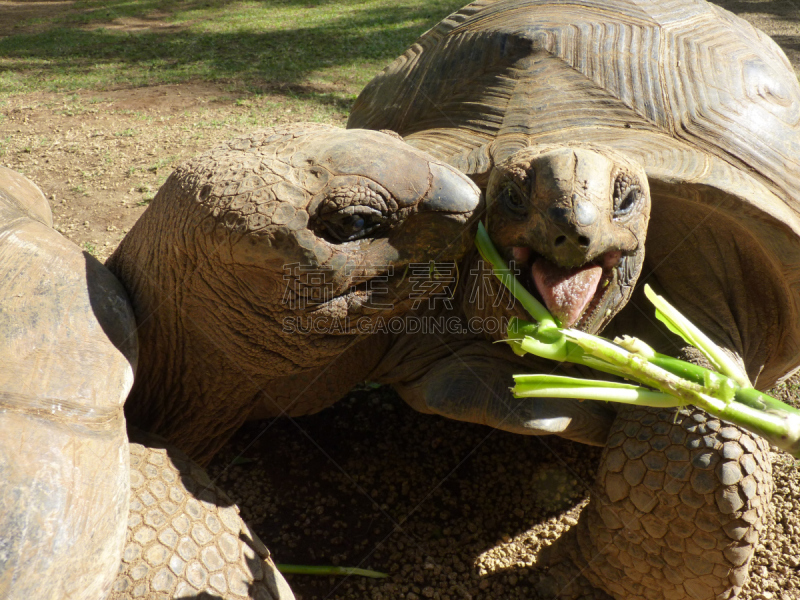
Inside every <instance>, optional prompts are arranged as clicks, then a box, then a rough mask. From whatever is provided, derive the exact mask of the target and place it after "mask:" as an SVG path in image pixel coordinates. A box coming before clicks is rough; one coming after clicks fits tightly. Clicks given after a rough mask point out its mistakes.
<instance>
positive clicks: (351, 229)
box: [319, 205, 386, 243]
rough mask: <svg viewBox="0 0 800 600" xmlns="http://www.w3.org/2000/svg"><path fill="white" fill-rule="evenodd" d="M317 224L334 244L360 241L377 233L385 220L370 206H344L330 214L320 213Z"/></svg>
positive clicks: (381, 214)
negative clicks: (320, 225)
mask: <svg viewBox="0 0 800 600" xmlns="http://www.w3.org/2000/svg"><path fill="white" fill-rule="evenodd" d="M319 222H320V223H321V224H322V226H323V227H324V230H325V232H326V233H328V235H329V237H330V239H331V241H332V242H334V243H343V242H352V241H355V240H360V239H362V238H365V237H367V236H368V235H370V234H373V233H375V232H377V231H379V230H380V229H381V228H382V227H383V226H384V225H385V224H386V218H385V216H384V215H383V213H381V212H380V211H379V210H376V209H374V208H372V207H370V206H359V205H355V206H346V207H344V208H340V209H338V210H334V211H330V212H321V213H320V215H319Z"/></svg>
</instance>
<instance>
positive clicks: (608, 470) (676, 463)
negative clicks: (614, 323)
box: [559, 407, 773, 600]
mask: <svg viewBox="0 0 800 600" xmlns="http://www.w3.org/2000/svg"><path fill="white" fill-rule="evenodd" d="M768 451H769V448H768V445H767V443H766V442H765V441H764V440H763V439H762V438H760V437H758V436H755V435H753V434H751V433H749V432H747V431H744V430H742V429H740V428H738V427H735V426H732V425H730V424H728V423H725V422H724V421H720V420H719V419H716V418H714V417H711V416H709V415H707V414H706V413H705V412H703V411H702V410H700V409H697V408H694V407H687V408H684V409H679V410H673V409H650V408H638V407H625V408H624V409H622V410H621V411H620V413H619V415H618V416H617V419H616V421H615V422H614V425H613V426H612V429H611V434H610V435H609V438H608V443H607V446H606V449H605V451H604V453H603V456H602V458H601V462H600V468H599V470H598V473H597V478H596V480H595V485H594V488H593V490H592V501H591V502H590V503H589V505H588V507H587V508H586V510H585V511H584V513H583V514H582V515H581V518H580V520H579V523H578V526H577V527H576V531H575V533H573V534H572V538H573V539H572V543H573V544H575V548H576V550H575V551H573V552H572V553H571V554H572V555H573V559H574V560H576V561H577V562H578V564H580V565H588V568H586V569H583V571H582V572H583V575H584V576H585V577H586V578H587V579H589V581H591V582H592V583H594V584H595V585H597V586H599V587H601V588H603V589H605V590H607V591H608V592H610V593H611V594H612V595H613V596H614V597H615V598H620V599H622V598H626V599H630V600H638V599H647V600H655V599H658V600H661V599H663V600H683V599H685V598H695V599H711V598H731V597H735V596H736V594H738V592H739V590H740V589H741V587H742V585H744V583H745V582H746V580H747V572H748V568H749V565H750V560H751V558H752V556H753V552H754V550H755V546H756V544H757V543H758V539H759V536H760V534H761V532H762V530H763V528H764V524H765V522H766V518H767V507H768V504H769V502H770V499H771V497H772V489H773V483H772V466H771V463H770V461H769V455H768ZM559 597H565V596H563V595H559Z"/></svg>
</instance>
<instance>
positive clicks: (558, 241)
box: [553, 235, 567, 246]
mask: <svg viewBox="0 0 800 600" xmlns="http://www.w3.org/2000/svg"><path fill="white" fill-rule="evenodd" d="M566 241H567V236H565V235H560V236H558V237H557V238H556V241H555V243H554V244H553V245H555V246H560V245H562V244H563V243H564V242H566Z"/></svg>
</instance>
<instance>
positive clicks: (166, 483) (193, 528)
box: [110, 444, 288, 600]
mask: <svg viewBox="0 0 800 600" xmlns="http://www.w3.org/2000/svg"><path fill="white" fill-rule="evenodd" d="M172 453H173V451H170V454H168V453H167V451H166V450H165V449H163V448H157V447H156V448H143V447H142V446H140V445H138V444H131V464H132V467H133V475H132V480H133V481H135V482H136V485H135V487H133V488H132V499H131V504H130V507H131V508H130V509H131V513H130V515H131V516H130V518H129V533H128V540H127V543H126V546H125V550H124V552H123V558H122V564H121V566H120V571H119V574H118V576H117V579H116V581H115V582H114V586H113V588H112V594H111V596H110V599H111V600H113V599H122V598H126V599H127V598H139V597H143V598H165V599H166V598H181V597H193V596H196V595H197V594H199V593H201V592H207V593H210V594H214V595H217V596H221V597H222V598H225V599H226V600H227V599H231V600H234V599H244V598H263V599H264V600H267V599H269V598H272V597H273V594H272V593H271V592H270V587H269V586H270V585H273V586H275V585H278V586H279V585H280V584H275V581H274V578H269V576H268V574H267V571H269V570H273V571H274V569H275V567H274V565H273V564H272V562H271V560H270V559H269V552H268V551H267V549H266V547H264V545H263V544H261V543H260V541H258V540H257V538H254V537H253V535H252V533H250V531H249V530H248V529H247V526H246V525H244V523H243V522H242V521H241V519H240V518H239V515H238V510H237V509H236V507H235V506H234V505H233V504H232V503H231V501H230V500H228V499H227V497H225V495H224V494H223V493H222V492H220V491H219V490H217V489H216V488H215V487H214V486H213V483H212V482H211V480H210V479H209V478H208V476H207V475H206V474H205V472H204V471H203V470H202V469H200V468H199V467H198V466H197V465H195V464H193V463H191V462H189V461H188V460H184V459H183V458H182V457H179V456H177V457H173V456H174V455H171V454H172ZM267 580H269V581H267ZM270 582H272V583H270ZM287 597H288V596H287Z"/></svg>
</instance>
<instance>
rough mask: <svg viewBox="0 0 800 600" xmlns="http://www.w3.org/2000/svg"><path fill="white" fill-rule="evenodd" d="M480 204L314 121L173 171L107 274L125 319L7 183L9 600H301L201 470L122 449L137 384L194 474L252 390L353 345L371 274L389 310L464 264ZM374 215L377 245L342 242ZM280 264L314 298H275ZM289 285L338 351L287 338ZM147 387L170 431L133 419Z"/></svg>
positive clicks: (444, 177) (2, 315)
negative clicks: (424, 272) (422, 272)
mask: <svg viewBox="0 0 800 600" xmlns="http://www.w3.org/2000/svg"><path fill="white" fill-rule="evenodd" d="M390 165H391V166H392V167H395V168H393V169H390V168H389V166H390ZM479 199H480V194H479V192H478V190H477V188H476V187H475V186H474V184H472V182H470V181H469V179H468V178H467V177H465V176H464V175H462V174H461V173H459V172H458V171H457V170H455V169H454V168H452V167H449V166H447V165H444V164H442V163H440V162H438V161H436V160H434V159H432V158H431V157H430V156H427V155H425V154H424V153H422V152H420V151H418V150H416V149H414V148H412V147H411V146H409V145H407V144H405V143H404V142H402V141H401V140H399V139H397V136H391V135H387V134H383V133H378V132H374V131H361V132H357V131H356V132H354V131H345V130H342V129H334V128H332V127H328V126H320V125H313V124H309V125H304V126H296V127H292V128H284V129H274V130H266V131H261V132H257V133H254V134H251V135H250V136H247V137H244V138H239V139H236V140H233V141H232V142H230V143H228V144H225V145H222V146H220V147H218V148H216V149H215V150H213V151H211V152H209V153H208V154H205V155H203V156H201V157H198V158H197V159H194V160H192V161H189V162H188V163H186V164H184V165H183V166H181V167H179V168H178V170H177V171H176V172H175V173H173V175H172V176H171V177H170V178H169V180H168V181H167V183H166V184H165V185H164V187H163V188H162V189H161V190H160V192H159V194H158V195H157V197H156V198H155V199H154V200H153V202H152V204H151V205H150V207H149V208H148V210H147V211H146V215H145V216H143V217H142V219H141V220H140V221H139V222H138V223H137V224H136V226H135V227H134V228H133V229H132V235H131V237H130V238H127V239H126V240H125V241H124V242H123V244H122V245H121V247H120V249H119V251H118V252H117V253H116V254H115V255H114V257H113V258H112V260H111V261H110V264H111V266H112V267H114V268H115V269H116V272H117V274H118V275H120V276H121V277H122V278H123V279H124V283H125V286H126V288H127V291H128V293H130V294H133V297H134V298H135V304H134V308H135V312H136V314H135V319H136V322H134V310H132V307H131V304H130V303H129V301H128V295H127V294H126V291H125V290H124V289H123V287H122V286H121V285H120V283H119V282H118V281H117V280H116V279H115V277H114V276H113V275H112V274H111V273H110V272H109V271H108V270H107V269H106V268H104V267H103V266H102V265H101V264H100V263H98V262H97V261H96V260H95V259H94V258H92V257H91V256H89V255H88V254H86V253H85V252H82V251H81V250H80V249H79V248H78V247H77V246H75V245H74V244H72V243H70V242H68V241H67V240H66V239H64V238H63V237H62V236H61V235H60V234H58V233H57V232H56V231H55V230H53V229H52V217H51V215H50V209H49V206H48V205H47V201H46V200H45V198H44V196H43V195H42V193H41V192H40V191H39V190H38V188H36V186H35V185H34V184H32V183H31V182H30V181H28V180H27V179H25V178H24V177H22V176H21V175H19V174H17V173H14V172H13V171H10V170H8V169H5V168H0V232H1V233H0V295H2V297H3V304H2V308H1V309H0V335H1V336H2V338H0V339H2V340H3V344H2V346H0V348H1V350H0V357H1V360H0V431H2V433H3V444H2V446H1V447H0V473H2V478H3V486H2V488H0V532H2V533H0V597H2V598H4V599H9V600H10V599H24V600H29V599H32V598H35V599H37V600H50V599H52V600H62V599H67V598H68V599H76V600H77V599H86V600H98V599H100V598H105V597H107V596H108V595H109V593H110V597H111V598H115V599H123V598H148V599H150V600H156V599H158V600H161V599H166V598H173V597H180V598H224V599H225V600H234V599H243V598H254V599H258V600H292V599H293V595H292V592H291V590H289V588H288V586H287V585H286V582H285V581H284V580H283V578H282V577H281V576H280V574H279V573H278V572H277V570H276V569H275V566H274V564H273V563H272V561H271V560H270V558H269V553H268V551H267V549H266V548H265V547H264V545H263V544H262V543H261V542H260V541H259V540H258V538H257V537H256V536H255V535H254V534H253V533H252V532H251V531H250V530H249V528H248V527H247V526H246V525H245V524H244V523H243V522H242V521H241V519H240V518H239V516H238V511H237V509H236V507H235V506H233V504H232V502H231V501H230V500H229V499H228V498H227V497H226V496H225V495H224V493H222V492H221V491H220V490H218V489H217V488H215V487H214V485H213V484H212V483H211V481H209V479H208V477H207V476H206V475H205V473H204V472H203V471H202V469H200V467H198V466H197V464H195V463H192V462H191V461H190V460H189V459H188V458H187V457H186V456H185V455H184V454H182V453H181V452H180V451H178V450H176V449H174V448H170V447H169V446H165V444H164V442H163V440H161V439H159V438H156V437H153V436H151V435H149V434H145V433H142V432H141V431H140V430H136V429H134V428H132V427H128V433H129V434H130V437H131V441H132V442H134V443H131V444H130V445H129V444H128V443H127V437H126V420H125V419H124V418H123V414H122V406H123V402H125V398H126V396H127V395H128V391H129V390H130V389H131V386H132V384H133V383H134V371H135V372H136V378H135V381H136V384H135V385H134V388H133V389H134V391H133V393H132V394H131V396H130V397H129V399H128V401H127V404H126V408H129V409H130V412H131V413H132V414H133V417H132V418H129V419H128V425H130V424H131V421H133V422H134V423H140V424H142V425H152V428H153V429H160V430H161V431H164V432H165V433H169V432H168V431H166V428H165V426H164V425H163V423H164V422H166V423H168V424H171V425H172V426H173V427H174V426H176V425H177V424H180V423H181V422H186V423H188V424H190V425H192V426H193V427H190V428H187V429H186V430H185V431H187V432H190V433H191V437H189V436H187V435H186V434H184V437H181V436H177V435H176V436H173V437H174V438H176V439H178V438H180V439H181V440H182V441H181V445H182V446H183V447H185V448H186V449H187V450H188V451H190V452H192V453H193V454H194V456H195V457H196V458H198V459H200V460H202V459H205V458H207V457H208V456H210V455H211V454H212V453H213V450H214V449H215V448H216V447H217V445H218V444H219V443H220V442H221V441H222V440H224V439H226V438H227V436H228V435H230V433H231V432H232V431H233V430H234V429H235V427H236V426H237V425H238V424H239V423H241V422H242V421H244V419H245V418H246V417H247V414H248V410H249V408H250V405H251V404H252V402H253V400H254V394H255V392H254V391H253V390H258V389H259V388H261V389H263V390H264V391H265V392H268V391H269V389H270V388H269V385H268V382H269V381H270V380H271V379H274V378H276V377H279V376H286V375H289V374H294V376H295V377H297V376H298V375H300V376H302V375H303V374H304V373H305V372H307V371H308V370H309V369H313V368H314V367H316V366H317V365H319V364H325V363H326V362H327V361H329V360H330V357H331V356H335V354H336V353H337V352H341V351H342V350H343V349H347V348H348V346H352V345H353V344H354V343H355V342H356V341H358V339H359V335H360V334H359V332H358V330H357V329H356V327H357V326H361V327H362V328H364V327H366V325H365V324H366V323H367V322H368V321H369V320H370V319H372V318H374V314H375V313H376V310H375V309H373V308H371V307H370V305H369V302H368V300H369V299H370V295H372V296H377V295H378V294H377V292H373V291H370V286H368V285H366V284H368V283H369V282H370V281H371V280H372V279H373V278H377V280H378V281H380V282H381V285H380V286H373V287H374V288H375V290H378V289H380V293H382V294H384V295H388V296H389V298H390V300H391V301H393V302H394V304H393V306H392V307H391V308H390V309H389V310H385V311H383V313H382V314H384V315H387V316H388V315H400V314H402V313H403V311H404V310H406V307H407V305H409V302H404V301H403V300H402V296H403V295H404V294H407V290H408V289H409V285H408V282H407V281H404V279H403V277H402V268H401V267H402V265H404V264H407V263H408V262H425V263H427V262H428V261H430V260H435V259H438V258H444V259H448V258H449V259H452V258H457V257H459V256H461V255H462V254H463V252H464V249H465V247H466V244H468V243H469V237H468V235H467V232H468V228H467V227H466V223H467V220H468V219H469V217H470V216H471V215H472V213H473V211H474V209H475V208H476V207H477V206H478V203H479ZM362 213H364V215H362V216H359V215H361V214H362ZM309 215H310V216H309ZM366 215H370V216H369V218H371V219H372V220H373V221H378V220H380V225H381V235H380V236H378V235H374V236H372V237H366V236H359V237H360V239H359V240H357V241H355V240H354V241H352V242H350V243H346V242H345V241H344V239H342V236H344V238H347V237H352V236H353V235H354V231H355V230H356V229H357V226H358V224H359V219H360V220H361V221H360V222H361V224H362V225H363V221H364V220H365V219H366V218H368V217H367V216H366ZM363 232H365V231H362V233H363ZM323 236H324V237H323ZM326 237H328V238H331V237H332V238H334V241H329V240H327V239H325V238H326ZM145 240H146V241H145ZM137 261H141V262H137ZM293 262H299V263H304V264H313V265H314V266H315V268H316V269H317V271H316V272H317V273H322V274H323V275H324V276H325V278H326V284H327V285H325V286H323V285H319V286H317V287H315V286H314V284H313V282H311V283H310V284H308V285H306V283H305V282H304V281H288V282H287V281H285V280H284V279H283V275H284V271H283V266H284V265H285V264H289V263H293ZM395 271H396V274H395V275H394V276H391V277H390V275H391V274H392V272H395ZM287 283H290V284H291V289H292V290H293V291H296V292H297V293H298V294H299V295H304V294H307V293H308V294H310V295H312V296H314V298H315V299H316V303H315V304H314V306H315V308H316V311H317V312H316V316H317V317H319V318H320V319H327V320H329V321H330V320H332V321H336V322H337V323H338V324H339V325H341V326H342V327H343V328H342V329H340V330H339V331H338V335H335V336H330V337H328V338H325V337H324V336H313V335H308V336H303V337H299V336H298V337H293V338H291V339H290V338H288V337H286V339H283V340H281V328H282V317H283V315H284V313H286V312H287V308H286V307H285V306H284V305H283V303H282V301H283V295H284V292H285V290H286V289H287ZM351 288H352V289H351ZM209 309H211V310H212V312H214V311H216V313H217V314H216V315H213V314H210V313H209V312H208V311H209ZM377 312H380V311H377ZM287 314H288V313H287ZM245 319H252V323H246V322H245ZM350 319H352V323H349V320H350ZM346 327H352V331H350V330H348V329H346ZM137 337H138V344H137ZM170 344H174V345H170ZM356 354H357V352H355V353H353V354H352V355H353V356H355V355H356ZM176 360H177V361H178V362H175V361H176ZM137 363H138V365H137ZM226 386H228V387H226ZM142 390H148V391H152V392H153V397H152V399H153V400H154V401H156V402H159V403H160V405H159V406H160V408H159V409H158V410H159V411H163V414H162V415H161V416H162V420H161V421H159V422H156V423H148V422H147V421H146V419H144V418H141V417H140V416H139V415H138V414H137V411H140V412H141V414H147V413H146V412H145V410H144V407H143V406H142V405H137V404H136V403H137V402H142V401H143V399H147V396H146V393H145V392H143V391H142ZM137 391H138V392H137ZM137 398H138V400H137ZM182 403H186V404H185V405H183V404H182ZM193 403H197V404H196V405H194V406H192V404H193ZM170 406H172V408H170ZM150 410H153V407H152V406H151V407H150ZM182 411H185V412H182ZM226 412H227V414H226ZM195 417H196V418H197V420H196V421H195V420H194V418H195ZM164 418H171V419H173V420H171V421H170V420H166V421H164ZM159 426H160V427H159ZM204 428H208V435H205V434H202V430H203V429H204ZM198 433H199V435H198ZM193 442H194V443H193ZM123 547H124V548H123Z"/></svg>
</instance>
